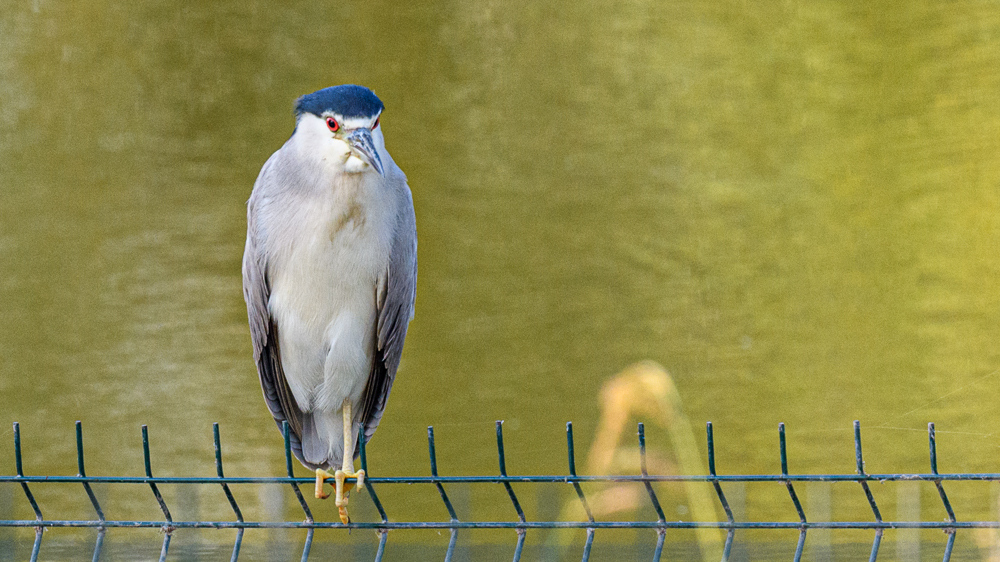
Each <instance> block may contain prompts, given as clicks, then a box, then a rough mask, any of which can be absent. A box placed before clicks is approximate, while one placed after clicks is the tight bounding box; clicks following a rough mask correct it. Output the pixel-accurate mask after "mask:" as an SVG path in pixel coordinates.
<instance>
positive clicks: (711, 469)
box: [705, 422, 736, 562]
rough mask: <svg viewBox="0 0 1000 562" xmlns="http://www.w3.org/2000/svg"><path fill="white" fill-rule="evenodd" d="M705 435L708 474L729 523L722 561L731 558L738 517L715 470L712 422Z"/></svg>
mask: <svg viewBox="0 0 1000 562" xmlns="http://www.w3.org/2000/svg"><path fill="white" fill-rule="evenodd" d="M705 436H706V439H707V441H708V474H709V476H710V477H711V479H712V486H714V487H715V494H716V495H717V496H719V502H720V503H722V510H723V511H725V512H726V522H727V523H728V524H729V525H728V527H727V529H728V531H726V544H725V546H724V547H723V548H722V562H726V561H727V560H729V553H730V552H731V550H732V548H733V539H735V538H736V527H735V526H734V524H735V523H736V519H735V518H733V510H732V509H730V507H729V502H728V501H726V494H724V493H722V486H721V485H720V484H719V480H718V479H717V478H716V476H718V475H717V474H716V472H715V432H714V431H713V430H712V422H706V423H705Z"/></svg>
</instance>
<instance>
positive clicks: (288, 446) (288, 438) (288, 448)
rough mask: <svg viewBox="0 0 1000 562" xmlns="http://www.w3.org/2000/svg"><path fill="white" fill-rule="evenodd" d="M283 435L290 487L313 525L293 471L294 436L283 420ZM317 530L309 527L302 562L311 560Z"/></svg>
mask: <svg viewBox="0 0 1000 562" xmlns="http://www.w3.org/2000/svg"><path fill="white" fill-rule="evenodd" d="M281 435H282V436H283V437H284V439H285V470H286V471H287V472H288V479H289V485H290V486H291V487H292V491H293V492H294V493H295V498H296V499H298V500H299V507H301V508H302V513H304V514H305V516H306V523H313V522H314V521H315V520H314V519H313V514H312V510H310V509H309V504H307V503H306V499H305V498H304V497H302V490H300V489H299V485H298V484H296V483H295V480H294V478H295V473H294V472H293V471H292V435H291V429H290V428H289V425H288V420H281ZM314 532H315V529H314V528H312V527H309V530H308V531H306V540H305V544H303V546H302V558H301V560H302V562H306V560H309V550H310V549H312V539H313V533H314Z"/></svg>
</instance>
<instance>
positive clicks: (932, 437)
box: [927, 422, 938, 474]
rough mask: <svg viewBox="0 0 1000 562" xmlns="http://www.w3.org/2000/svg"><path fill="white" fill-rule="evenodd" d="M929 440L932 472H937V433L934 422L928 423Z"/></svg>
mask: <svg viewBox="0 0 1000 562" xmlns="http://www.w3.org/2000/svg"><path fill="white" fill-rule="evenodd" d="M927 440H928V442H929V447H930V453H931V474H937V473H938V466H937V433H936V432H935V431H934V422H931V423H929V424H927Z"/></svg>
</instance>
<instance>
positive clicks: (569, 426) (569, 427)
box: [566, 422, 576, 476]
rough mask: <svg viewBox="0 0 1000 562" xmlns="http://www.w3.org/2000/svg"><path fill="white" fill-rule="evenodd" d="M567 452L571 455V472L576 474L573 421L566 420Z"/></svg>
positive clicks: (573, 474)
mask: <svg viewBox="0 0 1000 562" xmlns="http://www.w3.org/2000/svg"><path fill="white" fill-rule="evenodd" d="M566 453H567V455H568V456H569V473H570V475H571V476H576V452H575V451H574V448H573V422H566Z"/></svg>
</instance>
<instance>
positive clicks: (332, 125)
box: [326, 117, 340, 133]
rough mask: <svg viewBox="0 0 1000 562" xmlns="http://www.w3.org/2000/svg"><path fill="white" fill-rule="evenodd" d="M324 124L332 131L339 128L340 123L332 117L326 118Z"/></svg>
mask: <svg viewBox="0 0 1000 562" xmlns="http://www.w3.org/2000/svg"><path fill="white" fill-rule="evenodd" d="M326 126H327V127H330V130H331V131H333V132H334V133H336V132H337V131H339V130H340V123H337V120H336V119H334V118H333V117H327V118H326Z"/></svg>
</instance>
